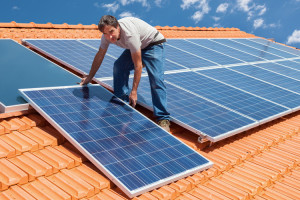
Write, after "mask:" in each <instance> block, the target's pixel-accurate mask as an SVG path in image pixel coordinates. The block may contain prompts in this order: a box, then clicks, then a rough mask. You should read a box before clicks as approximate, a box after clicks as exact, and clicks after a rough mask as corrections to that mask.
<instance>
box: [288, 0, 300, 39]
mask: <svg viewBox="0 0 300 200" xmlns="http://www.w3.org/2000/svg"><path fill="white" fill-rule="evenodd" d="M299 1H300V0H299ZM295 43H300V30H294V32H293V33H292V35H290V36H289V37H288V41H287V44H295Z"/></svg>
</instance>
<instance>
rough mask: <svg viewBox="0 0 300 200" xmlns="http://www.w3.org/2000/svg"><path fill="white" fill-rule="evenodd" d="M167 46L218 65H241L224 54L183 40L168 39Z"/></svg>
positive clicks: (239, 61)
mask: <svg viewBox="0 0 300 200" xmlns="http://www.w3.org/2000/svg"><path fill="white" fill-rule="evenodd" d="M168 44H170V45H172V46H175V47H177V48H179V49H182V50H184V51H187V52H190V53H193V54H195V55H198V56H200V57H202V58H205V59H207V60H210V61H213V62H216V63H218V64H220V65H228V64H235V63H241V62H242V61H241V60H237V59H235V58H232V57H229V56H226V55H224V54H221V53H218V52H216V51H213V50H210V49H207V48H204V47H202V46H200V45H199V44H196V43H193V41H192V40H183V39H169V40H168Z"/></svg>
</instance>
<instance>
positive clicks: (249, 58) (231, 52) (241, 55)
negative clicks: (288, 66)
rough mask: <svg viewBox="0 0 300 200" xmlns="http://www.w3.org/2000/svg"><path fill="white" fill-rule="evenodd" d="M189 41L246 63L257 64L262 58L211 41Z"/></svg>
mask: <svg viewBox="0 0 300 200" xmlns="http://www.w3.org/2000/svg"><path fill="white" fill-rule="evenodd" d="M189 41H192V42H194V43H197V44H199V45H202V46H205V47H207V48H209V49H212V50H215V51H217V52H220V53H223V54H225V55H228V56H231V57H234V58H237V59H240V60H242V61H245V62H257V61H260V60H261V58H259V57H256V56H253V55H250V54H248V53H246V52H242V51H239V50H236V49H233V48H231V47H227V46H224V45H221V44H219V43H216V42H214V41H212V40H209V39H189Z"/></svg>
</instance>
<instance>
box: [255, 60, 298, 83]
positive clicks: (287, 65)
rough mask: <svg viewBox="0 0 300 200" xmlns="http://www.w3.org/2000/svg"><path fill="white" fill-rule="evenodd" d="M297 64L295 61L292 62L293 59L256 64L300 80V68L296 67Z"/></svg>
mask: <svg viewBox="0 0 300 200" xmlns="http://www.w3.org/2000/svg"><path fill="white" fill-rule="evenodd" d="M296 65H297V64H296V63H295V62H291V61H283V62H275V63H273V62H270V63H261V64H255V66H258V67H260V68H263V69H266V70H269V71H273V72H277V73H279V74H283V75H285V76H288V77H291V78H294V79H297V80H300V70H298V71H297V69H295V67H296ZM293 66H294V67H293ZM299 68H300V64H299Z"/></svg>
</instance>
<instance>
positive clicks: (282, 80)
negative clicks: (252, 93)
mask: <svg viewBox="0 0 300 200" xmlns="http://www.w3.org/2000/svg"><path fill="white" fill-rule="evenodd" d="M230 69H234V70H235V71H238V72H241V73H243V74H247V75H249V76H251V77H254V78H257V79H259V80H262V81H265V82H267V83H271V84H273V85H276V86H279V87H282V88H285V89H288V90H289V91H293V92H295V93H298V94H300V81H299V80H296V79H292V78H289V77H286V76H283V75H281V74H278V73H274V72H272V71H268V70H265V69H262V68H259V67H255V66H251V65H246V66H237V67H231V68H230Z"/></svg>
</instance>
